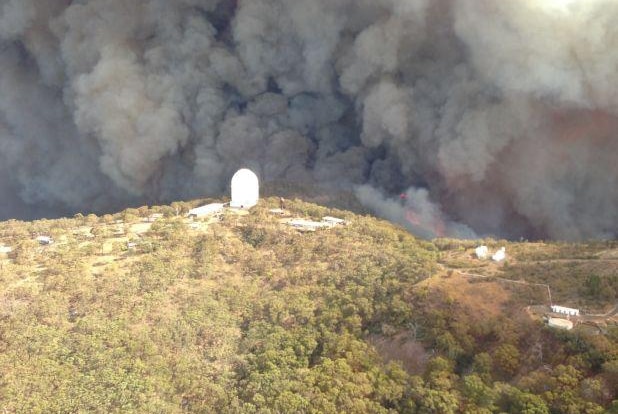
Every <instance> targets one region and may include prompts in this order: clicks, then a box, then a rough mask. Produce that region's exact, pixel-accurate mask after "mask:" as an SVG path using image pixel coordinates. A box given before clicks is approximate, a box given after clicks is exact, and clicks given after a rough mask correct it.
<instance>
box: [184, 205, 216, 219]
mask: <svg viewBox="0 0 618 414" xmlns="http://www.w3.org/2000/svg"><path fill="white" fill-rule="evenodd" d="M223 206H224V204H223V203H211V204H206V205H205V206H201V207H197V208H193V209H191V210H189V215H190V216H198V217H202V216H208V215H211V214H215V213H218V212H220V211H221V210H223Z"/></svg>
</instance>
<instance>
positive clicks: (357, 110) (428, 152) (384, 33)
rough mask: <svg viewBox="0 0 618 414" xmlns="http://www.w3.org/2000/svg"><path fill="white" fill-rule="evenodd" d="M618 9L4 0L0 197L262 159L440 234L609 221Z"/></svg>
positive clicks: (60, 208)
mask: <svg viewBox="0 0 618 414" xmlns="http://www.w3.org/2000/svg"><path fill="white" fill-rule="evenodd" d="M617 19H618V2H615V1H613V0H586V1H583V0H580V1H577V0H574V1H572V2H570V3H569V2H566V1H562V2H560V1H558V0H520V1H502V0H458V1H455V0H239V1H233V0H228V1H225V0H135V1H126V0H81V1H80V0H74V1H71V0H45V1H40V0H2V1H0V174H1V175H0V177H1V178H0V197H1V198H0V218H12V217H20V218H31V217H42V216H51V215H54V214H67V213H71V212H76V211H97V212H102V211H111V210H113V209H116V208H120V207H122V206H126V205H132V204H135V203H141V202H154V201H170V200H173V199H179V198H190V197H199V196H205V195H219V194H222V193H224V192H225V191H226V188H227V185H228V180H229V178H230V176H231V174H232V173H233V171H234V170H235V169H237V168H239V167H241V166H249V167H251V168H253V169H255V170H256V172H257V173H258V174H259V176H260V177H261V179H262V181H266V182H268V181H274V180H278V181H280V180H287V181H291V182H299V183H301V182H302V183H313V184H319V185H325V186H328V187H330V188H348V189H351V188H356V190H355V191H356V194H357V196H358V198H359V200H360V201H361V202H363V203H364V204H365V205H366V206H368V207H370V208H372V209H374V210H375V211H376V212H377V213H378V214H382V215H384V216H385V217H387V218H389V219H392V220H394V221H400V222H405V223H407V224H408V226H409V227H410V228H412V229H413V230H416V229H417V228H418V229H421V230H423V229H424V230H423V231H425V233H426V234H427V235H429V236H432V235H436V234H445V235H462V236H467V235H472V234H474V233H473V230H474V232H475V233H476V234H479V235H484V234H494V235H500V236H505V237H520V236H524V237H534V238H537V237H551V238H560V239H583V238H613V237H616V234H617V229H618V89H617V88H618V70H617V68H618V47H616V46H617V45H618V25H616V24H615V22H616V21H617ZM400 194H401V196H400ZM472 229H473V230H472ZM419 231H420V230H419Z"/></svg>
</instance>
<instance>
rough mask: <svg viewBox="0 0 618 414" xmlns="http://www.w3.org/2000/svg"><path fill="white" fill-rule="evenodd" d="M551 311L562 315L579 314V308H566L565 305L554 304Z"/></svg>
mask: <svg viewBox="0 0 618 414" xmlns="http://www.w3.org/2000/svg"><path fill="white" fill-rule="evenodd" d="M551 311H552V312H554V313H559V314H561V315H569V316H579V309H572V308H565V307H564V306H556V305H554V306H552V307H551Z"/></svg>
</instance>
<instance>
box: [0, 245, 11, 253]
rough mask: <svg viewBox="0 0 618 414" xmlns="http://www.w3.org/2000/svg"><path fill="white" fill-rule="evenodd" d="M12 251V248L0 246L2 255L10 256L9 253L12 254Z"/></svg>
mask: <svg viewBox="0 0 618 414" xmlns="http://www.w3.org/2000/svg"><path fill="white" fill-rule="evenodd" d="M12 251H13V249H12V248H10V247H8V246H4V245H2V244H0V254H8V253H11V252H12Z"/></svg>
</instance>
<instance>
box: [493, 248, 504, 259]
mask: <svg viewBox="0 0 618 414" xmlns="http://www.w3.org/2000/svg"><path fill="white" fill-rule="evenodd" d="M504 259H506V247H502V248H500V250H498V251H497V252H495V253H494V255H493V256H491V260H493V261H494V262H501V261H503V260H504Z"/></svg>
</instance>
